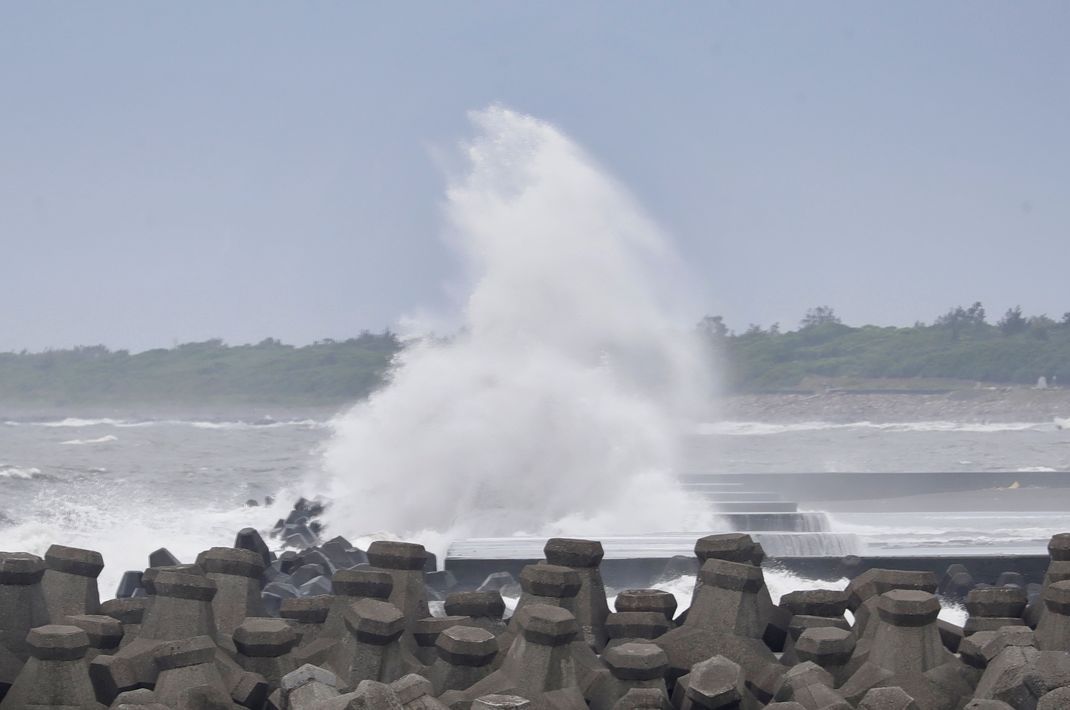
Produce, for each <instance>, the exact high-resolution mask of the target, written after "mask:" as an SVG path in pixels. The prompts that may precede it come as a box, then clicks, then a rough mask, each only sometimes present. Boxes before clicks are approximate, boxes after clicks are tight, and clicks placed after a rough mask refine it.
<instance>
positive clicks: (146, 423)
mask: <svg viewBox="0 0 1070 710" xmlns="http://www.w3.org/2000/svg"><path fill="white" fill-rule="evenodd" d="M4 424H5V425H7V426H39V427H48V428H83V427H98V426H100V427H102V426H110V427H116V428H120V429H132V428H145V427H167V426H187V427H193V428H195V429H220V430H224V431H230V430H240V431H246V430H256V429H278V428H282V427H299V428H305V429H319V428H324V427H327V426H329V423H328V422H325V421H319V420H316V419H307V418H306V419H288V420H281V421H277V420H273V419H268V420H258V421H243V420H235V421H211V420H198V419H82V418H78V417H67V418H66V419H60V420H56V421H28V422H20V421H6V422H4Z"/></svg>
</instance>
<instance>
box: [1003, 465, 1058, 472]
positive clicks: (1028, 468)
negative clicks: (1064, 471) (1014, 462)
mask: <svg viewBox="0 0 1070 710" xmlns="http://www.w3.org/2000/svg"><path fill="white" fill-rule="evenodd" d="M1014 470H1015V472H1016V473H1054V472H1055V471H1057V470H1058V469H1054V468H1051V467H1050V466H1022V467H1021V468H1016V469H1014Z"/></svg>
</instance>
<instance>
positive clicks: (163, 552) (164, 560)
mask: <svg viewBox="0 0 1070 710" xmlns="http://www.w3.org/2000/svg"><path fill="white" fill-rule="evenodd" d="M181 564H182V563H181V562H180V561H179V559H178V558H177V557H175V556H174V555H172V554H171V551H170V550H168V549H167V548H166V547H161V548H160V549H158V550H155V551H154V552H151V553H149V567H177V566H178V565H181Z"/></svg>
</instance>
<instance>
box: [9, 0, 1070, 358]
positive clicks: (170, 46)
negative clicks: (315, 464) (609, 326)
mask: <svg viewBox="0 0 1070 710" xmlns="http://www.w3.org/2000/svg"><path fill="white" fill-rule="evenodd" d="M1068 36H1070V3H1066V2H1063V1H1061V0H1057V1H1053V2H1040V1H1036V2H1023V3H1015V2H1010V1H1009V0H1008V1H1005V2H977V1H970V2H937V3H933V2H929V1H928V0H925V1H924V2H895V3H887V2H846V1H845V2H834V3H833V2H806V3H800V2H780V3H775V2H774V3H744V2H739V3H735V2H732V3H726V2H718V3H715V2H701V3H681V2H677V3H671V4H656V3H639V2H617V1H613V2H606V3H595V2H586V3H565V2H553V3H517V2H442V3H432V2H423V3H374V4H373V3H348V2H306V3H281V2H276V3H266V2H207V1H205V2H184V3H146V2H140V1H138V2H116V1H112V2H95V3H71V2H41V1H37V2H15V1H14V0H6V1H0V247H2V250H0V258H2V259H3V264H4V268H3V271H2V277H0V287H2V288H3V292H4V298H3V301H2V306H0V314H2V315H0V350H10V349H21V348H29V349H40V348H44V347H48V346H65V345H71V344H90V343H101V342H102V343H105V344H108V345H112V346H120V347H130V348H133V349H142V348H147V347H153V346H158V345H170V344H171V343H172V342H174V341H175V340H178V341H185V340H194V339H197V340H199V339H205V338H209V337H214V336H219V337H223V338H225V339H227V340H228V341H230V342H247V341H257V340H260V339H262V338H264V337H266V336H274V337H278V338H282V339H283V340H287V341H290V342H308V341H311V340H314V339H318V338H324V337H334V338H342V337H346V336H348V335H351V334H355V333H356V332H358V331H360V330H361V329H364V328H367V329H373V330H377V329H381V328H383V327H385V326H388V325H390V324H392V323H393V322H394V321H395V320H396V319H397V318H398V316H399V315H401V314H402V313H404V312H406V311H410V310H412V309H414V308H417V307H421V306H430V307H435V306H436V305H437V304H439V303H441V302H442V301H443V299H444V294H445V291H444V289H443V284H444V283H448V282H449V281H450V279H451V278H452V277H453V275H454V274H455V273H456V267H457V264H456V263H455V262H454V261H453V260H452V258H451V256H450V254H449V253H448V251H447V250H446V249H445V248H444V247H443V246H442V245H441V244H440V242H439V240H438V235H439V234H440V232H441V227H440V225H441V215H440V206H441V199H442V191H443V187H444V179H443V176H442V173H441V171H440V170H439V167H438V165H437V164H436V158H435V157H434V156H435V155H436V153H438V152H441V151H444V150H446V151H448V150H449V149H451V147H452V146H454V145H455V144H456V143H457V141H458V140H460V139H463V138H465V137H466V136H467V135H469V134H470V129H469V127H468V125H467V122H466V118H465V112H466V111H468V110H469V109H473V108H481V107H483V106H486V105H487V104H489V103H491V102H495V101H498V102H502V103H504V104H506V105H508V106H510V107H512V108H515V109H517V110H520V111H525V112H528V113H531V114H534V115H537V116H539V117H541V118H545V119H547V120H550V121H552V122H554V123H555V124H557V125H558V126H560V127H561V128H562V129H563V130H564V131H565V132H566V133H568V134H569V135H571V136H572V137H573V138H575V139H576V140H577V141H579V142H580V143H582V144H583V145H585V146H586V147H587V148H588V149H589V150H590V152H591V153H592V154H593V155H594V156H595V157H596V158H597V159H598V160H599V161H601V163H602V164H603V165H605V166H606V167H608V168H609V169H610V170H611V171H612V172H613V173H614V174H615V175H616V176H617V177H618V178H619V179H620V180H621V181H623V182H624V183H625V184H626V185H628V186H629V187H630V188H631V189H632V190H633V191H634V193H635V194H636V195H637V196H638V198H639V199H640V200H641V202H642V203H643V204H644V205H645V206H646V208H647V209H648V210H649V211H650V212H651V214H652V215H653V216H654V217H655V218H656V219H657V220H658V221H659V222H660V223H661V224H662V225H663V226H664V227H665V229H666V230H667V231H668V232H669V233H670V234H672V235H673V237H674V238H675V240H676V243H677V245H678V248H679V251H680V252H681V253H682V254H683V256H684V258H685V260H686V262H687V263H688V265H689V266H690V268H691V270H692V276H693V277H694V278H695V280H696V282H697V284H698V292H699V296H700V299H701V302H699V303H696V304H695V308H696V312H695V313H693V314H682V316H683V318H684V319H685V320H697V319H698V318H699V317H700V316H701V315H702V314H703V313H704V312H708V313H723V314H724V315H725V317H726V319H727V320H728V322H729V323H730V324H732V325H733V326H735V327H737V328H743V327H745V326H746V324H747V323H748V322H758V323H762V324H769V323H771V322H774V321H779V322H781V323H782V324H785V325H792V326H793V325H794V324H795V323H796V322H797V321H798V319H799V317H800V316H801V314H802V312H803V311H804V310H805V309H806V307H808V306H811V305H817V304H830V305H832V306H834V307H835V308H836V309H837V310H838V311H839V312H840V314H841V315H842V316H843V317H844V318H845V320H847V321H848V322H852V323H861V322H877V323H887V324H893V323H894V324H907V323H911V322H913V321H914V320H916V319H924V320H931V319H932V318H933V317H934V316H935V315H937V314H938V313H940V312H942V311H944V310H946V309H947V308H948V307H949V306H952V305H955V304H958V303H968V302H972V301H974V300H982V301H983V302H984V303H985V305H986V306H987V307H988V309H989V312H990V313H991V314H998V313H999V312H1002V311H1003V310H1005V309H1006V308H1007V307H1008V306H1011V305H1014V304H1018V303H1020V304H1021V305H1022V306H1023V307H1024V308H1025V310H1026V311H1027V312H1031V313H1039V312H1047V313H1049V314H1050V315H1060V314H1062V313H1063V312H1064V311H1070V279H1068V276H1067V275H1068V266H1070V42H1068V41H1067V37H1068Z"/></svg>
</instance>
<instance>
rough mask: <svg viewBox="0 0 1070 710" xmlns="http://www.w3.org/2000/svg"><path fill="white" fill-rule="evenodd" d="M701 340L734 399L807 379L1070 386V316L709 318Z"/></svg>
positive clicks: (961, 313)
mask: <svg viewBox="0 0 1070 710" xmlns="http://www.w3.org/2000/svg"><path fill="white" fill-rule="evenodd" d="M699 329H700V332H702V333H703V334H704V335H706V337H708V338H709V339H710V341H711V342H712V343H713V345H714V346H715V347H716V348H717V349H718V350H719V352H720V354H721V359H722V361H723V362H724V363H725V368H726V370H727V372H726V377H725V381H726V384H727V386H728V387H729V389H730V390H733V391H758V390H769V389H785V388H791V387H794V386H797V385H798V384H799V383H800V382H801V381H802V380H803V379H804V378H807V377H833V378H859V379H863V378H866V379H877V378H915V379H916V378H942V379H955V380H974V381H979V382H986V383H994V384H1034V383H1036V382H1037V380H1038V378H1040V377H1045V378H1046V379H1047V381H1048V383H1049V384H1057V383H1063V384H1070V314H1067V315H1065V316H1064V317H1063V319H1062V320H1061V321H1055V320H1052V319H1050V318H1047V317H1045V316H1036V317H1028V318H1027V317H1025V316H1024V315H1022V312H1021V309H1020V308H1013V309H1011V310H1009V311H1008V312H1007V313H1006V314H1005V315H1004V316H1003V318H1001V319H1000V320H999V321H998V322H997V323H995V324H990V323H988V322H987V321H986V320H985V313H984V308H983V307H981V305H980V304H979V303H975V304H974V305H973V306H971V307H970V308H961V307H960V308H954V309H952V310H950V311H949V312H948V313H947V314H945V315H943V316H941V317H940V318H938V319H937V320H936V321H935V322H934V323H933V324H932V325H926V324H924V323H918V324H916V325H914V326H912V327H906V328H896V327H879V326H872V325H867V326H861V327H857V328H856V327H850V326H847V325H844V324H843V323H841V322H840V320H839V319H838V318H837V317H836V316H835V314H834V313H833V311H832V309H830V308H827V307H823V308H818V309H813V310H811V311H810V312H809V313H808V314H807V317H806V318H804V319H803V322H802V323H801V325H800V327H799V328H798V329H797V330H795V331H791V332H780V330H779V329H778V328H777V327H776V326H773V327H772V328H770V329H768V330H765V329H762V328H760V327H757V326H751V327H750V328H749V329H748V330H747V331H745V332H744V333H741V334H735V333H731V332H729V331H728V330H727V329H726V328H725V326H724V325H723V320H722V319H720V318H719V317H717V316H713V317H707V318H705V319H703V321H702V322H701V323H700V324H699Z"/></svg>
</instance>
